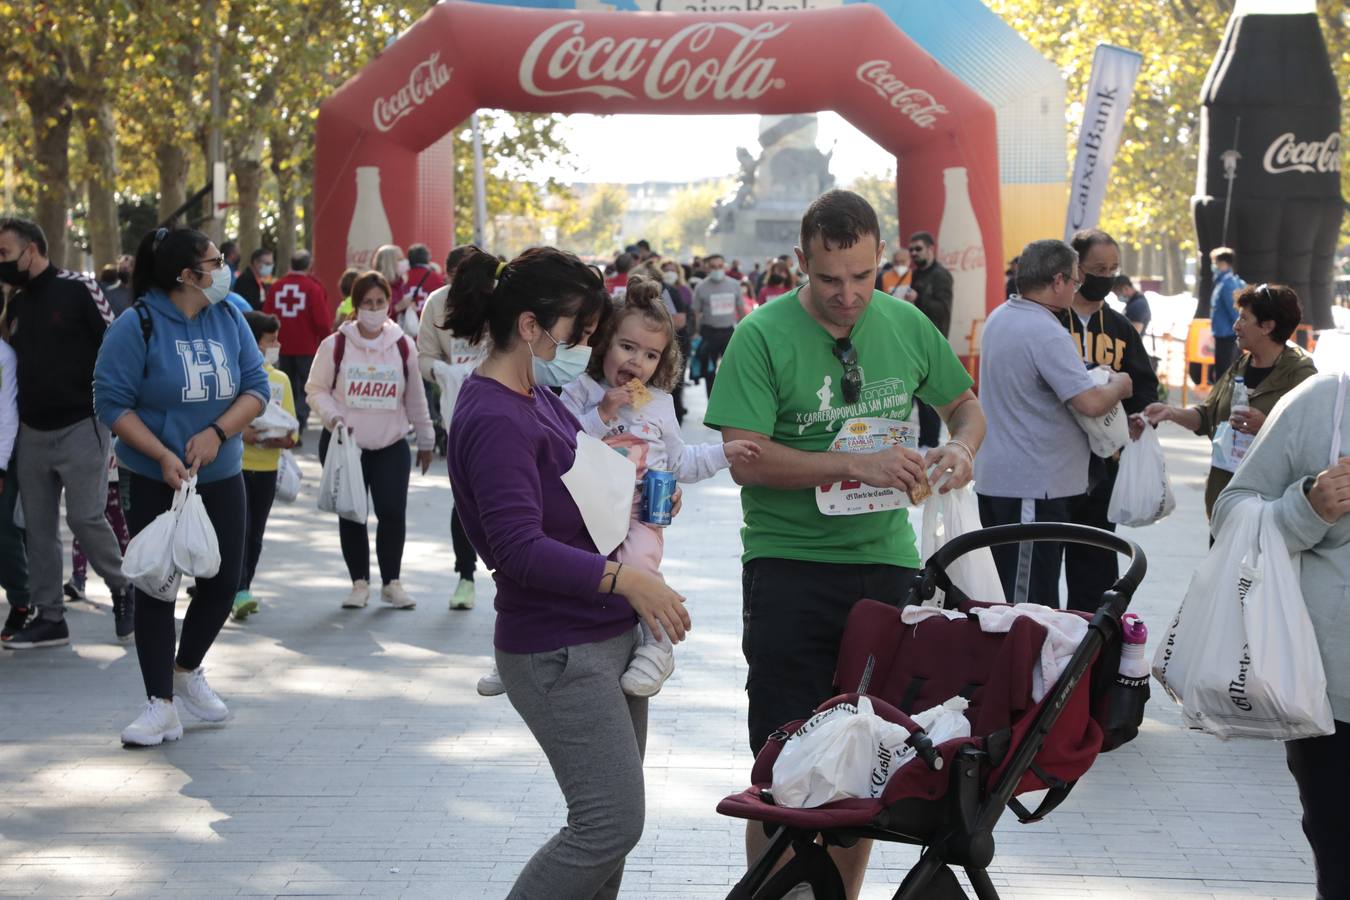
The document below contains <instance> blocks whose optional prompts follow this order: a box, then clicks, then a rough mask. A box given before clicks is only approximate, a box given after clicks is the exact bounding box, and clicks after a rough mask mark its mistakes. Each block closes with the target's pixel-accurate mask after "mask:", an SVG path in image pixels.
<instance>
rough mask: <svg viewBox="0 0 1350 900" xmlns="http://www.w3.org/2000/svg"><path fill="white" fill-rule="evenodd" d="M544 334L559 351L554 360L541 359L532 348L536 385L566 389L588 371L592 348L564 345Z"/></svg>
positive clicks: (556, 352)
mask: <svg viewBox="0 0 1350 900" xmlns="http://www.w3.org/2000/svg"><path fill="white" fill-rule="evenodd" d="M544 334H545V335H546V336H547V337H548V339H549V340H550V341H553V346H555V347H557V348H558V349H557V350H555V351H554V353H553V358H552V359H540V358H539V357H537V356H535V355H534V347H530V357H531V358H532V359H533V360H534V383H535V384H542V385H544V387H566V386H567V385H569V384H571V383H572V382H574V381H576V380H577V379H578V378H580V377H581V375H582V373H583V372H585V371H586V366H587V364H589V363H590V361H591V348H590V347H578V346H577V345H576V344H562V343H559V342H558V340H557V338H555V337H554V336H553V335H551V334H549V333H548V332H547V331H545V332H544ZM527 346H528V345H527Z"/></svg>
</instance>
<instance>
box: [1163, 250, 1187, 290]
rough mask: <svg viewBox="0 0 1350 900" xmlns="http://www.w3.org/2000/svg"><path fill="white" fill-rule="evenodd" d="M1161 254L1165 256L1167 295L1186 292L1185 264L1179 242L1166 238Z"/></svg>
mask: <svg viewBox="0 0 1350 900" xmlns="http://www.w3.org/2000/svg"><path fill="white" fill-rule="evenodd" d="M1163 252H1164V253H1165V254H1167V293H1169V294H1181V293H1184V292H1185V291H1186V263H1185V260H1183V259H1182V256H1181V242H1180V241H1178V240H1177V239H1176V238H1170V237H1169V238H1167V239H1166V240H1165V241H1164V242H1163Z"/></svg>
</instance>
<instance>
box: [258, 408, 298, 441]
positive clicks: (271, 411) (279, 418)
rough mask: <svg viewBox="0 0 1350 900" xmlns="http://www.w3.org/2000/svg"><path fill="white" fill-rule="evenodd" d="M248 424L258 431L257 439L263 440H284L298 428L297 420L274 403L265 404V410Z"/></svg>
mask: <svg viewBox="0 0 1350 900" xmlns="http://www.w3.org/2000/svg"><path fill="white" fill-rule="evenodd" d="M249 424H250V425H251V426H252V427H253V428H255V429H257V430H258V432H259V437H261V438H262V439H263V440H271V439H272V438H284V437H285V436H286V435H288V434H290V433H291V432H292V431H295V430H296V429H298V428H299V427H300V422H299V420H297V419H296V418H295V416H293V415H291V414H290V413H288V412H286V410H285V408H284V407H282V405H281V404H280V403H278V402H276V401H272V402H271V403H269V404H267V408H266V409H264V410H263V411H262V413H260V414H259V415H258V417H257V418H256V419H254V420H253V421H252V422H250V423H249Z"/></svg>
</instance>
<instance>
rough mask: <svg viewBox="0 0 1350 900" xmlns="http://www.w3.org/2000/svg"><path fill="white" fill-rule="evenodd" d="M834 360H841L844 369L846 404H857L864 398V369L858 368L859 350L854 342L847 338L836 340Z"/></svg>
mask: <svg viewBox="0 0 1350 900" xmlns="http://www.w3.org/2000/svg"><path fill="white" fill-rule="evenodd" d="M831 352H833V353H834V358H835V359H837V360H839V364H840V365H841V366H843V367H844V380H843V382H842V383H841V384H840V388H841V390H842V391H843V392H844V402H845V403H849V404H852V403H857V402H858V398H859V397H860V396H862V381H863V379H862V369H861V368H860V367H859V366H858V348H857V347H854V346H853V341H852V340H850V339H849V338H846V337H841V338H835V341H834V347H833V348H832V349H831Z"/></svg>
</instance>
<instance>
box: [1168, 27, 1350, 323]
mask: <svg viewBox="0 0 1350 900" xmlns="http://www.w3.org/2000/svg"><path fill="white" fill-rule="evenodd" d="M1201 103H1202V104H1203V105H1202V107H1201V110H1200V171H1199V177H1198V179H1197V184H1196V196H1195V197H1194V198H1192V201H1191V205H1192V211H1193V212H1194V215H1195V231H1196V238H1197V242H1198V243H1199V246H1200V269H1199V277H1198V278H1197V296H1198V298H1199V300H1200V306H1199V309H1198V311H1197V315H1199V316H1207V315H1208V314H1209V299H1210V291H1211V287H1212V284H1213V278H1212V273H1211V272H1210V264H1209V251H1210V250H1212V249H1213V248H1215V247H1220V246H1225V245H1226V246H1229V247H1232V248H1233V250H1234V251H1235V252H1236V255H1237V263H1236V265H1235V267H1234V268H1235V270H1236V271H1237V273H1238V275H1240V276H1241V277H1242V278H1243V280H1244V281H1246V282H1247V283H1248V284H1259V283H1261V282H1272V283H1274V282H1279V283H1281V284H1287V285H1289V286H1290V287H1292V288H1293V289H1294V290H1295V291H1296V292H1297V293H1298V296H1299V299H1300V300H1301V301H1302V302H1303V320H1304V321H1305V322H1309V323H1311V324H1313V325H1314V327H1317V328H1326V327H1330V326H1331V299H1332V277H1333V274H1332V268H1333V262H1334V257H1335V252H1336V244H1337V237H1338V235H1339V232H1340V225H1341V214H1342V211H1343V205H1342V201H1341V159H1342V157H1341V136H1340V125H1341V97H1340V91H1339V90H1338V88H1337V85H1336V77H1335V74H1334V73H1333V72H1332V69H1331V62H1330V60H1329V59H1328V57H1327V46H1326V42H1325V41H1324V40H1323V39H1322V30H1321V27H1320V24H1319V22H1318V17H1317V13H1316V5H1315V0H1238V3H1237V5H1236V8H1235V9H1234V11H1233V16H1232V18H1230V19H1229V21H1228V28H1227V30H1226V31H1225V32H1224V36H1223V42H1222V43H1221V44H1220V45H1219V52H1218V55H1217V56H1215V58H1214V63H1213V65H1212V66H1211V67H1210V70H1209V74H1208V76H1206V78H1205V84H1204V88H1203V90H1202V91H1201Z"/></svg>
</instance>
